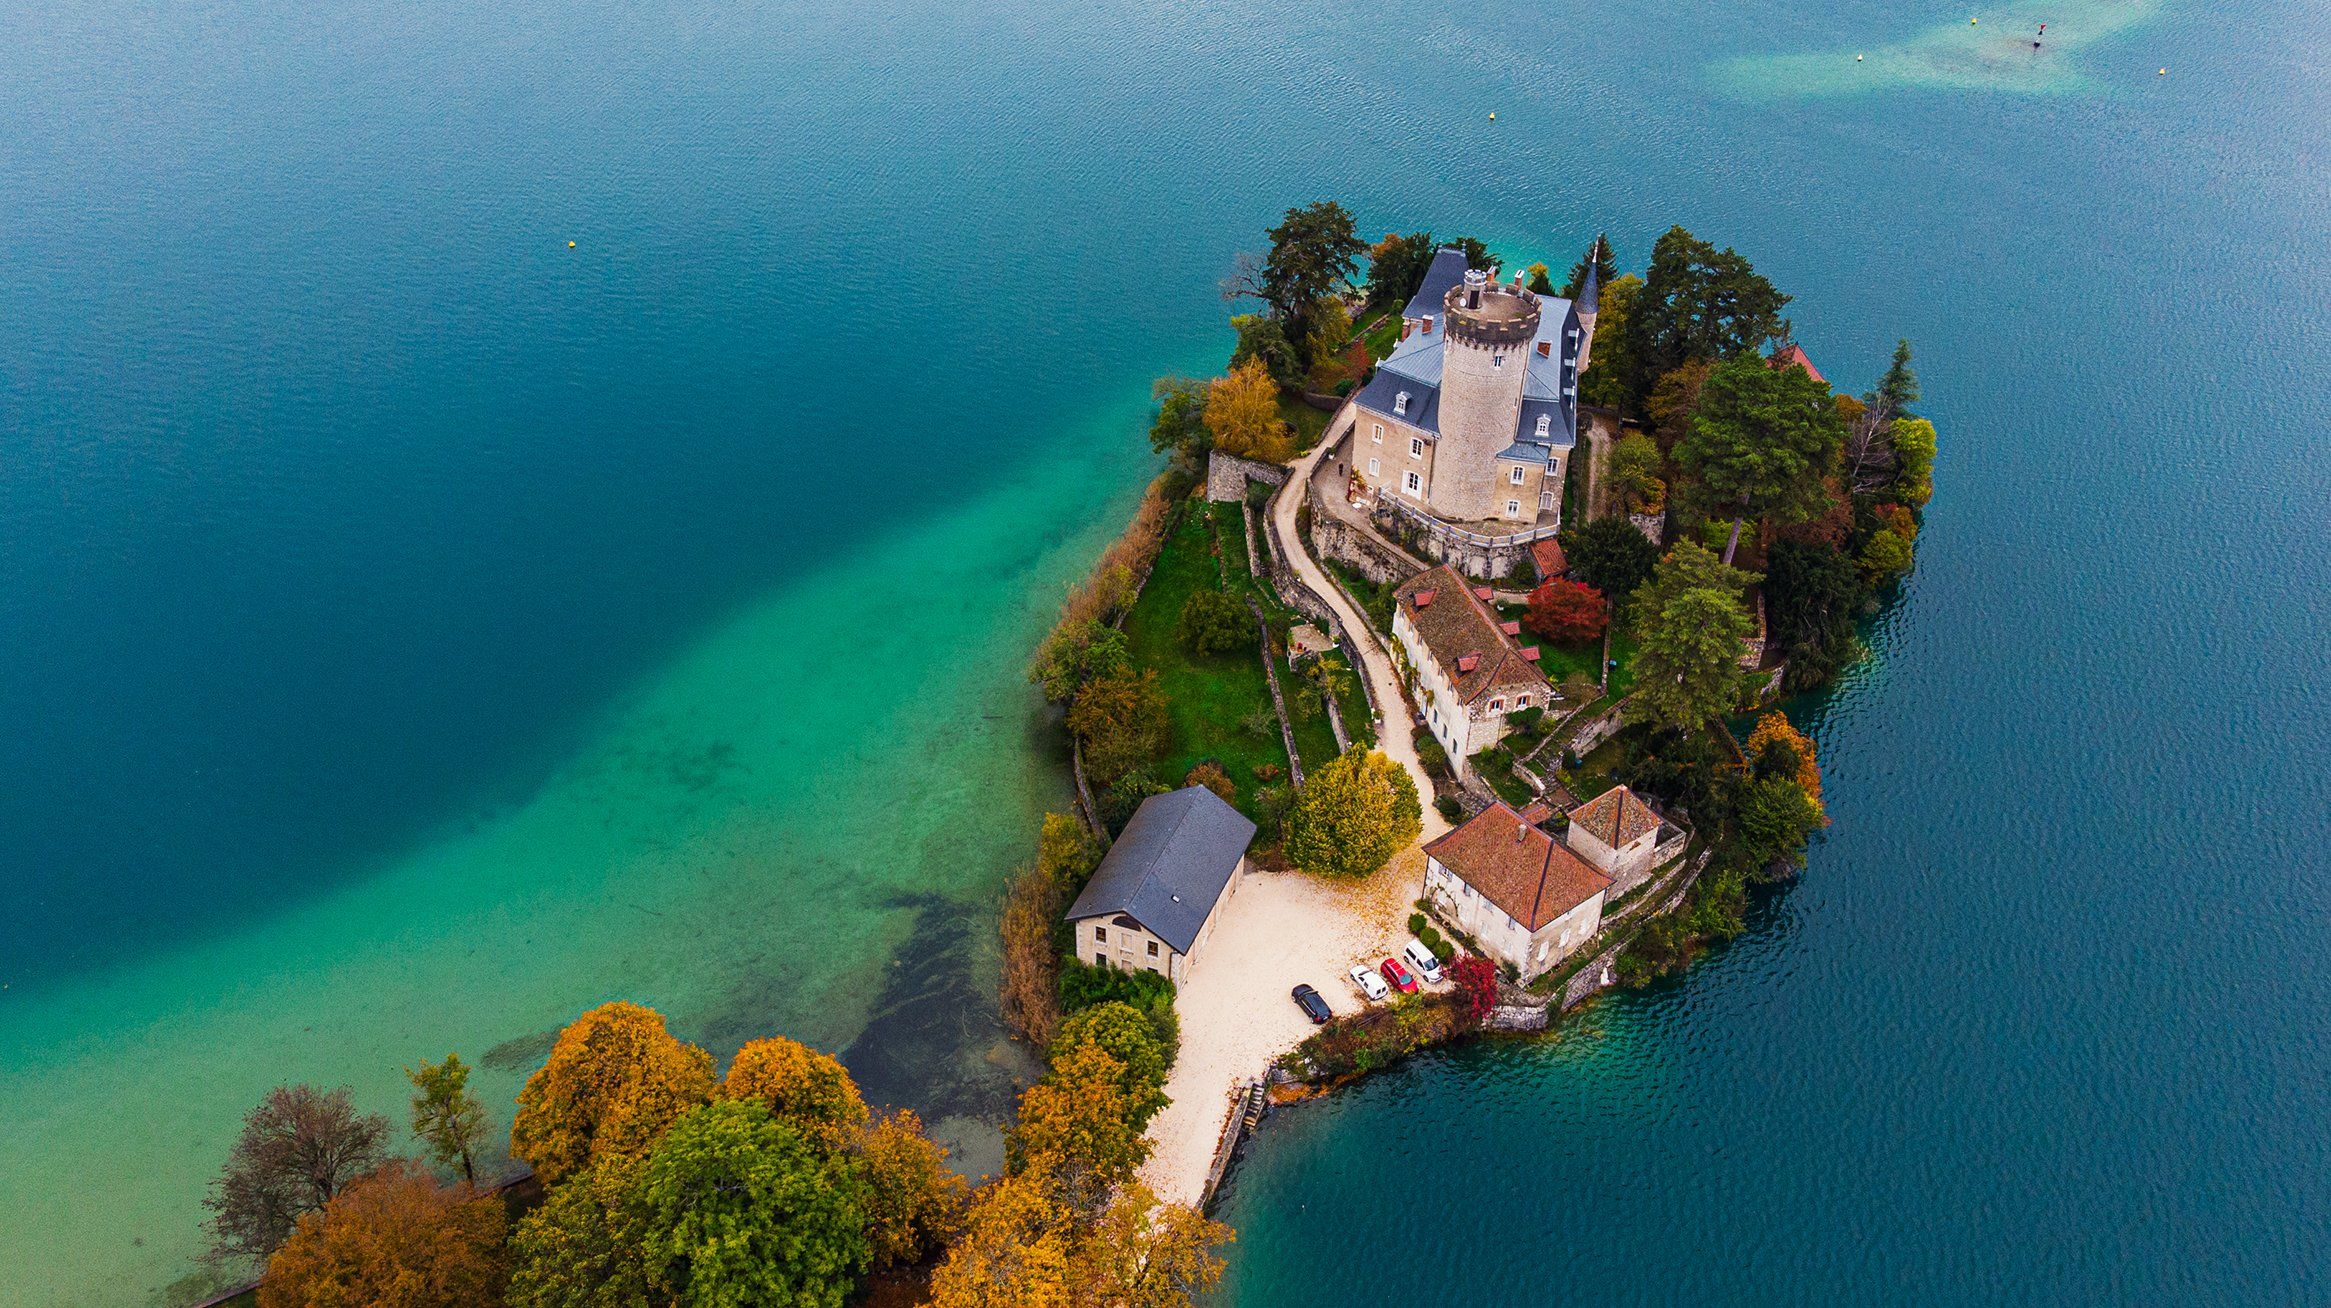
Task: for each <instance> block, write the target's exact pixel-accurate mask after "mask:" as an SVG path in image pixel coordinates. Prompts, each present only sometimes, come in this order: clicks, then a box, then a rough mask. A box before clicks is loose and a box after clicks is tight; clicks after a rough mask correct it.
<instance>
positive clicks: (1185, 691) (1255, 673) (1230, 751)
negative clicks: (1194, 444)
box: [1125, 504, 1287, 817]
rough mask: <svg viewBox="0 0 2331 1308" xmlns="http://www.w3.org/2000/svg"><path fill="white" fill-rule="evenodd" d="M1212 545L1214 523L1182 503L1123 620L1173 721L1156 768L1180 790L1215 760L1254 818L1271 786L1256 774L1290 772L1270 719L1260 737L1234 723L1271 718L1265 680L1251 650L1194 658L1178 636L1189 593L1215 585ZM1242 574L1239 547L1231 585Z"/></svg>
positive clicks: (1136, 659)
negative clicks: (1258, 800) (1260, 796)
mask: <svg viewBox="0 0 2331 1308" xmlns="http://www.w3.org/2000/svg"><path fill="white" fill-rule="evenodd" d="M1221 507H1227V508H1228V509H1229V510H1230V511H1231V512H1232V513H1233V514H1235V513H1236V512H1237V508H1238V506H1237V505H1235V504H1234V505H1228V506H1221ZM1214 539H1215V535H1214V529H1213V519H1212V518H1211V517H1210V516H1209V515H1208V513H1207V512H1206V511H1205V506H1202V505H1195V504H1185V505H1184V506H1183V507H1182V509H1181V511H1180V512H1178V513H1177V514H1176V515H1175V523H1174V527H1173V530H1172V531H1171V532H1170V533H1169V534H1168V535H1167V537H1166V543H1165V546H1164V548H1162V549H1161V550H1160V551H1159V552H1158V556H1157V566H1156V568H1155V569H1154V570H1153V571H1152V572H1151V573H1150V576H1149V584H1148V585H1147V586H1145V587H1143V588H1142V592H1141V599H1140V601H1139V602H1137V603H1136V604H1135V605H1134V606H1133V612H1132V613H1130V614H1128V615H1127V616H1126V618H1125V639H1126V641H1127V643H1128V644H1130V645H1131V646H1132V650H1133V660H1134V662H1135V663H1136V664H1137V665H1139V666H1141V667H1144V668H1150V669H1154V670H1155V671H1156V672H1157V677H1158V686H1159V689H1161V690H1163V691H1164V692H1165V696H1166V711H1167V714H1168V716H1169V717H1171V719H1172V723H1173V732H1172V742H1171V744H1170V745H1169V746H1168V749H1167V753H1166V757H1165V759H1164V760H1163V761H1162V762H1161V763H1160V764H1159V765H1158V770H1157V771H1158V776H1159V777H1160V779H1162V780H1164V781H1165V782H1167V783H1168V784H1170V785H1180V784H1181V781H1182V778H1183V777H1184V776H1185V775H1187V774H1188V773H1189V770H1190V769H1191V768H1193V767H1195V766H1197V765H1198V764H1199V763H1201V762H1203V761H1205V760H1207V759H1213V760H1214V761H1215V762H1217V763H1220V764H1221V765H1222V770H1223V771H1225V772H1227V773H1229V774H1230V779H1231V782H1232V784H1234V785H1236V786H1237V788H1238V800H1237V803H1238V807H1239V808H1240V809H1241V810H1242V811H1244V812H1245V813H1246V814H1247V815H1248V816H1250V817H1251V816H1253V815H1254V813H1255V806H1254V793H1255V791H1256V789H1257V788H1258V787H1260V786H1262V785H1265V784H1268V783H1265V782H1262V781H1259V780H1258V779H1257V778H1256V777H1255V769H1256V768H1257V767H1260V766H1263V765H1265V764H1269V765H1272V766H1276V767H1277V768H1279V769H1280V771H1281V772H1282V774H1283V773H1284V772H1285V770H1286V767H1287V750H1286V747H1285V746H1284V745H1282V744H1281V743H1280V740H1279V728H1278V724H1277V722H1276V720H1275V719H1274V720H1273V722H1272V725H1271V728H1270V730H1269V731H1267V732H1264V733H1261V734H1256V733H1253V732H1249V731H1247V730H1245V729H1244V728H1242V727H1241V726H1240V725H1239V723H1240V721H1241V720H1242V719H1244V718H1246V717H1247V716H1248V715H1250V714H1252V713H1254V712H1255V711H1256V710H1257V709H1260V710H1261V711H1262V713H1263V714H1264V715H1265V716H1266V717H1269V716H1271V692H1270V687H1269V686H1268V684H1267V683H1265V681H1264V680H1263V665H1262V662H1261V660H1260V658H1259V657H1258V656H1257V655H1256V653H1255V651H1254V649H1253V648H1252V647H1251V646H1250V647H1248V648H1245V649H1239V650H1232V651H1231V652H1229V653H1227V654H1219V655H1214V656H1212V657H1208V658H1199V657H1196V656H1194V655H1192V654H1191V653H1190V652H1189V651H1188V650H1185V649H1184V648H1182V644H1181V641H1180V640H1179V639H1177V638H1176V635H1175V628H1176V626H1177V625H1178V624H1179V623H1180V620H1181V615H1182V605H1183V604H1185V603H1187V602H1188V601H1189V598H1190V594H1191V592H1193V591H1196V590H1199V589H1201V588H1204V589H1208V590H1212V589H1214V588H1215V587H1216V586H1218V585H1219V584H1220V575H1219V573H1218V572H1217V571H1216V564H1215V560H1214V553H1213V545H1214ZM1236 539H1237V538H1236V537H1235V535H1233V536H1231V537H1230V542H1231V543H1233V544H1235V543H1236ZM1245 571H1246V557H1245V552H1244V547H1243V546H1241V547H1240V553H1239V555H1238V557H1237V558H1236V560H1235V561H1234V562H1233V564H1232V567H1231V576H1232V581H1233V584H1234V585H1235V584H1236V582H1237V580H1238V578H1239V576H1240V574H1242V573H1244V572H1245ZM1280 784H1284V782H1283V781H1282V782H1281V783H1280Z"/></svg>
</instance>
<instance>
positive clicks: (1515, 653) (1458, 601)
mask: <svg viewBox="0 0 2331 1308" xmlns="http://www.w3.org/2000/svg"><path fill="white" fill-rule="evenodd" d="M1394 594H1395V595H1396V596H1397V597H1398V601H1399V604H1400V608H1401V611H1402V612H1403V613H1405V614H1407V615H1408V622H1409V625H1410V627H1412V628H1413V629H1414V630H1415V631H1416V633H1417V636H1418V637H1419V638H1420V639H1422V641H1423V642H1424V647H1425V652H1426V654H1428V655H1429V656H1430V657H1431V658H1432V660H1433V661H1434V662H1435V663H1436V664H1438V665H1439V666H1440V668H1441V670H1442V672H1443V673H1444V674H1445V675H1447V677H1448V679H1449V683H1450V685H1451V687H1452V688H1453V689H1454V690H1455V691H1456V692H1457V699H1458V701H1459V702H1460V703H1464V704H1471V703H1473V702H1474V701H1476V700H1479V699H1483V698H1485V697H1487V696H1488V695H1489V694H1490V693H1491V692H1492V691H1499V690H1531V691H1535V690H1544V691H1546V692H1547V693H1549V694H1551V693H1552V691H1553V686H1552V684H1551V683H1549V682H1548V681H1547V680H1546V675H1545V674H1544V673H1542V672H1540V671H1538V669H1537V668H1536V667H1534V666H1533V664H1534V662H1535V660H1534V659H1532V658H1531V657H1530V655H1529V653H1528V652H1527V651H1525V650H1523V649H1522V647H1521V645H1520V644H1519V643H1518V642H1517V641H1515V640H1514V638H1513V637H1512V636H1509V635H1507V634H1506V633H1505V631H1504V630H1503V629H1502V624H1501V623H1500V622H1499V621H1498V617H1497V614H1496V612H1495V611H1494V610H1492V609H1491V608H1490V607H1489V605H1487V604H1485V603H1483V602H1482V601H1481V599H1480V598H1479V597H1477V596H1476V595H1474V593H1473V589H1472V587H1470V586H1468V585H1467V584H1466V583H1465V580H1464V579H1463V578H1462V577H1459V576H1458V575H1457V574H1456V573H1454V572H1451V571H1450V570H1449V569H1448V568H1447V567H1438V568H1432V569H1429V570H1427V571H1424V572H1420V573H1418V574H1417V575H1416V576H1413V577H1411V578H1409V579H1408V580H1407V581H1404V582H1402V583H1401V584H1400V588H1399V589H1398V590H1397V591H1395V592H1394ZM1428 597H1439V599H1440V602H1439V603H1437V604H1435V603H1433V602H1432V600H1431V598H1428ZM1468 656H1470V658H1471V660H1472V661H1471V662H1470V663H1468V662H1466V659H1467V658H1468Z"/></svg>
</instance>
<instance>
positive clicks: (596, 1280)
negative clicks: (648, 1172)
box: [509, 1155, 671, 1308]
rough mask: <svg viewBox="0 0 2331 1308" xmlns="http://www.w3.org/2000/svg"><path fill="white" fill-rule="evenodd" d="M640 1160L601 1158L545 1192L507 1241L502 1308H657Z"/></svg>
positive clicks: (665, 1299)
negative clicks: (505, 1293) (509, 1266)
mask: <svg viewBox="0 0 2331 1308" xmlns="http://www.w3.org/2000/svg"><path fill="white" fill-rule="evenodd" d="M645 1166H646V1162H645V1160H644V1159H640V1158H635V1157H627V1156H623V1155H615V1156H611V1157H607V1158H602V1159H600V1160H599V1161H598V1162H595V1163H593V1164H591V1165H590V1166H589V1167H586V1168H584V1169H583V1170H582V1171H580V1172H577V1173H575V1174H574V1175H573V1176H570V1177H568V1178H567V1179H566V1180H564V1181H562V1182H560V1183H559V1184H557V1185H555V1186H552V1187H551V1188H550V1193H549V1197H548V1198H546V1199H545V1200H544V1201H543V1203H542V1205H541V1206H540V1207H538V1208H536V1209H535V1210H534V1211H532V1212H530V1213H528V1214H526V1216H525V1217H523V1218H521V1219H519V1222H518V1227H517V1229H516V1230H515V1231H514V1232H512V1233H511V1236H510V1252H511V1256H512V1262H513V1267H512V1271H511V1275H510V1290H509V1303H510V1308H661V1306H662V1305H667V1304H669V1303H671V1296H670V1294H669V1293H668V1292H667V1291H666V1289H665V1287H664V1285H663V1283H662V1280H661V1278H660V1277H658V1276H657V1275H656V1273H655V1272H654V1271H653V1270H652V1269H651V1268H650V1267H649V1266H648V1255H647V1214H646V1211H645V1209H644V1208H643V1206H642V1205H641V1204H640V1203H639V1200H638V1189H639V1174H640V1171H641V1169H642V1168H643V1167H645Z"/></svg>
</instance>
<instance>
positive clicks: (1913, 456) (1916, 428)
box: [1887, 418, 1934, 505]
mask: <svg viewBox="0 0 2331 1308" xmlns="http://www.w3.org/2000/svg"><path fill="white" fill-rule="evenodd" d="M1887 430H1888V434H1889V435H1890V436H1891V438H1892V440H1893V444H1894V475H1893V478H1892V480H1891V482H1890V483H1889V489H1890V490H1892V491H1893V493H1894V497H1895V498H1896V499H1899V500H1901V501H1902V502H1903V503H1904V504H1911V505H1924V504H1925V503H1926V502H1927V501H1928V500H1930V499H1933V498H1934V424H1933V423H1931V422H1928V421H1927V420H1926V419H1924V418H1902V419H1897V420H1896V421H1895V422H1894V424H1893V425H1892V426H1891V427H1889V428H1888V429H1887Z"/></svg>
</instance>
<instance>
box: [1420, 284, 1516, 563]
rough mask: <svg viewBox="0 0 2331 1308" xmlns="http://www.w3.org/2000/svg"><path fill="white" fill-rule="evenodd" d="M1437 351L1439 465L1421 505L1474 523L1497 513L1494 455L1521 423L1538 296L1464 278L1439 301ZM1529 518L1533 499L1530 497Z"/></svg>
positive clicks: (1500, 490)
mask: <svg viewBox="0 0 2331 1308" xmlns="http://www.w3.org/2000/svg"><path fill="white" fill-rule="evenodd" d="M1445 307H1446V315H1447V316H1446V318H1445V319H1444V322H1443V326H1442V331H1444V332H1445V333H1447V338H1448V339H1447V342H1446V343H1445V344H1444V345H1443V346H1442V348H1441V414H1440V417H1441V422H1440V427H1441V439H1440V447H1441V451H1442V467H1441V469H1440V472H1439V475H1438V476H1436V477H1434V478H1433V479H1432V483H1431V486H1430V488H1429V489H1430V494H1429V496H1428V498H1427V500H1426V503H1427V504H1428V505H1429V506H1430V507H1431V508H1432V510H1433V512H1434V513H1435V514H1437V515H1439V516H1441V517H1443V518H1449V519H1453V520H1455V521H1459V522H1479V521H1482V520H1484V519H1488V518H1493V517H1498V516H1501V515H1500V514H1499V511H1498V509H1499V501H1500V500H1502V499H1504V498H1506V496H1505V492H1504V484H1505V478H1504V476H1503V469H1502V467H1501V466H1500V462H1501V461H1500V460H1499V459H1498V454H1499V452H1500V451H1502V450H1504V449H1506V448H1507V447H1509V446H1511V445H1512V444H1513V443H1514V432H1515V431H1516V430H1517V429H1518V428H1519V427H1520V426H1521V418H1522V377H1523V374H1524V373H1525V372H1527V371H1528V367H1529V365H1528V362H1527V360H1526V356H1527V354H1528V352H1529V346H1530V339H1531V338H1532V337H1534V336H1536V335H1537V334H1538V297H1537V296H1535V295H1531V294H1529V293H1528V292H1527V291H1522V290H1520V289H1519V288H1515V289H1513V290H1508V289H1507V288H1505V287H1503V286H1499V285H1496V284H1493V283H1491V282H1490V281H1489V279H1488V277H1487V276H1486V275H1485V274H1482V273H1478V272H1472V273H1467V274H1466V275H1465V283H1464V284H1463V285H1461V286H1455V287H1451V288H1450V290H1449V294H1448V299H1447V301H1446V302H1445ZM1531 500H1532V517H1535V516H1536V504H1535V501H1536V496H1535V494H1533V495H1532V496H1531Z"/></svg>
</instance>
